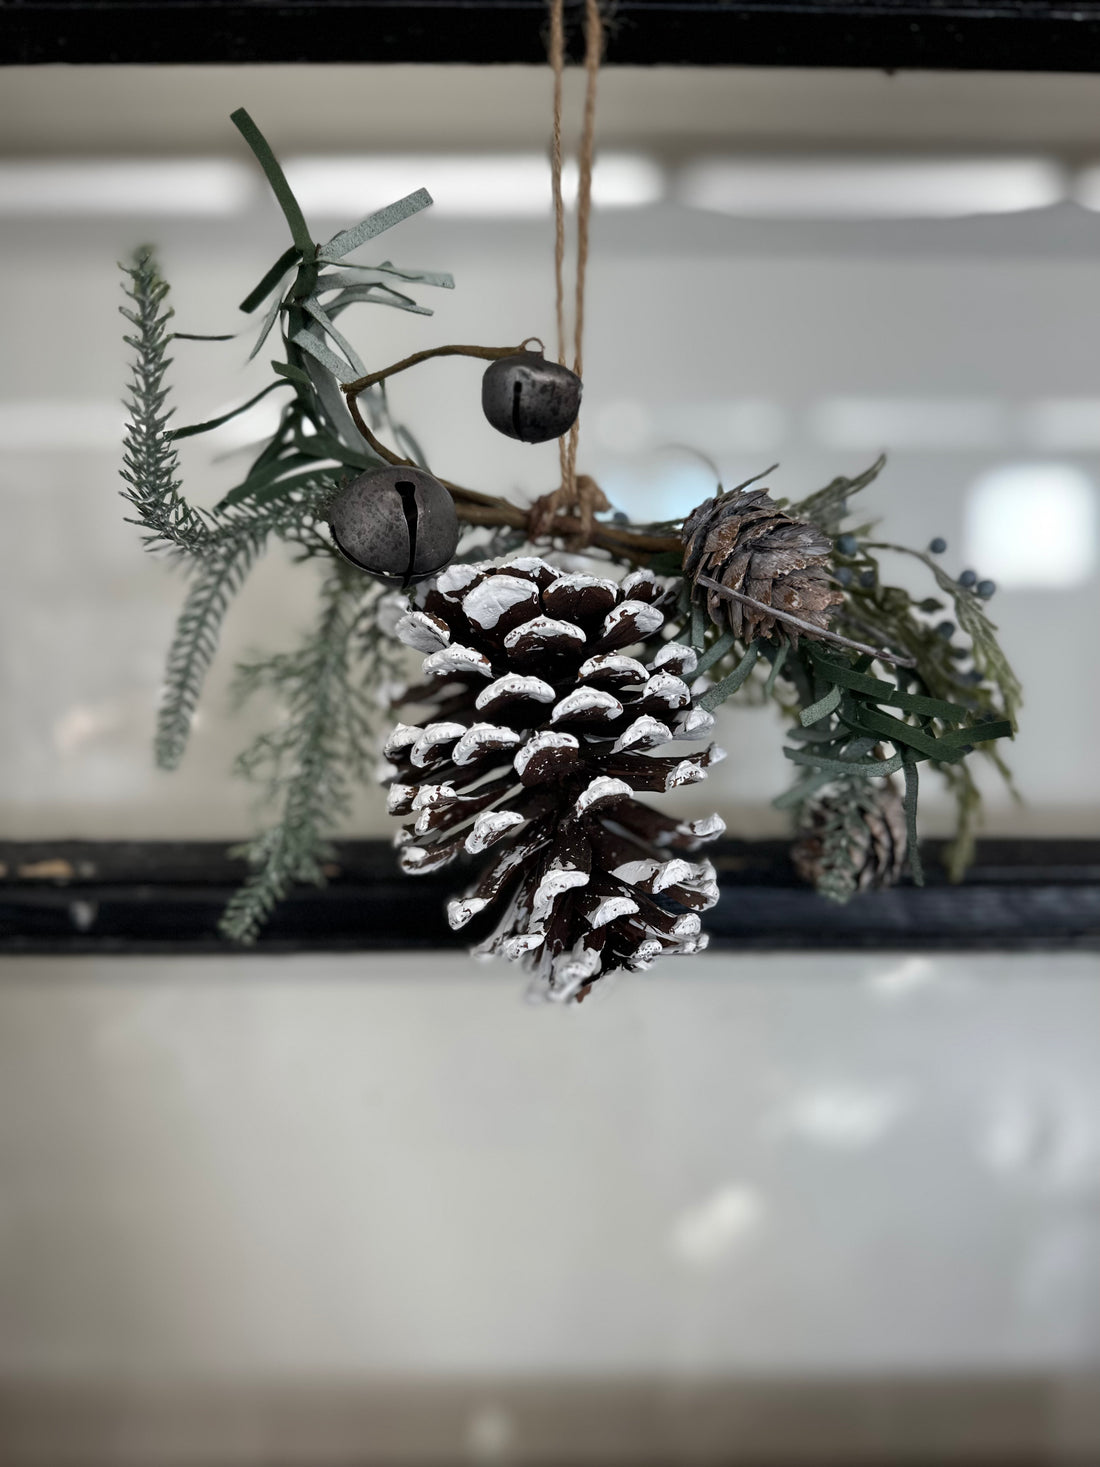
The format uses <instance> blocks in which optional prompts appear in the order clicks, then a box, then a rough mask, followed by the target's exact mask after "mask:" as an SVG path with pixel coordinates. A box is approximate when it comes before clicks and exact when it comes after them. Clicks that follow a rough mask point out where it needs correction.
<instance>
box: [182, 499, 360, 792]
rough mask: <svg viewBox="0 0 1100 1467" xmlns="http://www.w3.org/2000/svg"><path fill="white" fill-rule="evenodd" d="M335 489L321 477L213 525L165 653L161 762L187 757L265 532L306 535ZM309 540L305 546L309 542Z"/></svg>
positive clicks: (265, 538)
mask: <svg viewBox="0 0 1100 1467" xmlns="http://www.w3.org/2000/svg"><path fill="white" fill-rule="evenodd" d="M331 492H332V481H331V480H329V479H317V480H314V481H312V483H311V485H310V486H309V488H308V489H307V491H306V492H305V493H304V494H302V495H301V496H300V497H296V498H294V499H292V500H280V501H278V502H277V503H276V504H274V505H270V506H265V507H264V509H263V510H254V511H251V512H248V513H237V514H234V515H228V516H224V517H222V519H221V520H220V521H219V522H218V523H217V524H216V526H215V527H214V528H213V529H212V530H211V531H210V532H209V534H208V537H207V542H206V544H205V545H204V547H203V550H202V552H201V553H200V554H198V556H197V557H196V563H195V566H194V569H193V572H192V575H193V579H192V582H191V586H190V589H189V590H188V593H187V597H186V599H185V601H184V604H183V610H182V611H181V613H180V616H179V620H178V621H177V623H176V630H175V634H174V636H173V638H172V645H171V647H170V649H169V652H168V663H167V669H166V672H165V679H164V692H163V695H162V697H161V704H160V709H159V711H158V714H157V730H156V737H155V741H154V750H155V755H156V762H157V764H158V766H159V767H160V768H161V769H176V768H177V767H178V766H179V763H180V761H181V760H182V758H183V754H184V750H185V749H186V747H187V739H188V735H189V734H190V731H191V724H192V721H193V719H194V716H195V709H196V707H197V705H198V701H199V697H200V695H201V693H202V688H203V683H204V682H205V680H206V674H207V671H208V670H209V667H210V664H211V662H212V661H213V659H214V654H215V652H216V651H217V647H218V639H219V636H220V633H221V626H222V622H223V620H224V619H225V614H226V611H227V610H228V608H229V603H230V601H231V600H232V598H233V596H234V595H235V594H236V593H237V591H239V590H240V588H241V585H242V584H243V582H244V580H245V577H246V576H247V575H248V572H249V571H250V570H251V569H252V566H253V565H254V563H255V562H256V560H257V559H258V558H259V557H260V555H261V554H262V553H263V551H264V549H265V548H266V546H267V541H268V538H269V537H270V536H271V535H273V534H280V533H281V534H282V535H283V536H284V537H285V538H287V539H298V540H299V541H300V542H301V541H302V537H303V535H304V534H305V532H306V531H307V529H308V527H309V526H310V524H311V523H312V521H313V520H314V519H315V518H316V516H317V515H318V514H319V513H320V511H321V507H322V505H323V503H324V501H325V500H326V499H327V498H328V497H329V495H330V494H331ZM305 545H306V548H307V551H308V550H309V548H310V547H309V543H308V541H306V542H305Z"/></svg>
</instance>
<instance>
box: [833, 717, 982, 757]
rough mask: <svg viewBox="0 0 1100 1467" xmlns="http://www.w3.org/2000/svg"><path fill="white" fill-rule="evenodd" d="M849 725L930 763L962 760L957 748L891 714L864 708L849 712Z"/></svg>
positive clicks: (847, 718) (847, 719)
mask: <svg viewBox="0 0 1100 1467" xmlns="http://www.w3.org/2000/svg"><path fill="white" fill-rule="evenodd" d="M846 722H847V723H849V725H850V726H851V727H853V728H858V729H864V730H866V731H867V732H869V733H878V734H881V735H882V737H883V738H887V739H890V740H892V741H893V742H894V743H895V744H901V745H902V746H903V747H905V748H909V749H916V750H917V752H918V753H920V754H923V756H924V757H925V758H926V759H938V760H942V761H944V762H946V763H949V764H950V763H952V762H953V761H954V760H955V759H958V758H959V757H960V750H959V748H958V747H957V746H956V747H955V748H952V747H951V745H950V744H949V743H947V742H946V741H945V740H943V739H937V738H936V737H935V736H934V735H932V734H929V733H926V732H925V731H924V730H923V729H922V728H918V727H917V725H916V724H912V723H904V722H903V721H902V720H901V719H900V718H891V717H890V715H889V714H888V713H883V712H882V711H881V710H880V709H878V708H869V707H867V706H866V705H865V704H864V705H860V706H859V707H858V711H857V710H856V709H855V708H853V709H849V710H848V711H847V716H846Z"/></svg>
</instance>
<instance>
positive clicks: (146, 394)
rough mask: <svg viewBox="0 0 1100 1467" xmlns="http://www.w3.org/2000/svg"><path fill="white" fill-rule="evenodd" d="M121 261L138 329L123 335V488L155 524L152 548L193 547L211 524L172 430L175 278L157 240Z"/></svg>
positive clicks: (130, 314)
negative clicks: (198, 505)
mask: <svg viewBox="0 0 1100 1467" xmlns="http://www.w3.org/2000/svg"><path fill="white" fill-rule="evenodd" d="M119 269H120V270H122V271H123V273H124V274H125V275H127V276H128V277H129V283H128V284H126V283H124V284H123V289H124V290H125V292H126V294H127V296H128V297H129V299H130V300H131V301H132V302H133V307H132V308H131V307H129V306H120V307H119V310H120V311H121V313H122V315H123V316H125V317H126V319H127V320H128V321H129V322H131V324H132V325H133V326H134V328H135V334H134V335H132V336H130V335H128V336H125V337H124V338H123V339H124V340H125V342H126V344H127V345H128V346H129V347H130V348H131V349H132V351H133V358H132V360H131V363H130V381H129V383H128V386H127V392H128V396H127V398H126V399H125V407H126V411H127V415H128V421H127V424H126V434H125V438H124V452H123V461H122V469H121V475H122V478H123V480H124V481H125V483H126V486H127V487H126V488H125V489H123V490H122V491H121V492H122V496H123V498H124V499H127V500H129V502H130V503H131V504H132V505H133V506H134V508H135V509H136V510H137V512H138V515H139V518H138V519H137V520H132V521H130V523H131V524H138V525H141V526H143V527H144V529H145V530H146V531H147V532H148V533H147V534H146V536H145V544H146V546H147V548H149V549H159V548H161V547H164V546H170V547H172V548H173V549H175V550H181V551H185V552H192V551H194V550H197V549H198V548H199V547H200V546H201V545H202V544H203V543H204V541H205V540H206V536H207V525H206V523H205V522H204V520H203V518H202V516H201V515H200V514H199V513H198V512H197V511H196V510H194V509H192V508H191V506H190V505H189V504H188V503H187V501H186V500H185V499H184V498H183V496H182V495H181V494H180V492H179V489H180V481H179V477H178V475H179V460H178V458H177V456H176V450H175V448H174V447H173V446H172V442H171V434H170V433H169V432H168V431H167V425H168V420H169V419H170V418H171V416H172V409H171V408H166V407H165V403H166V401H167V398H168V389H167V387H166V386H165V385H164V376H165V373H166V372H167V370H168V367H169V366H170V365H171V358H170V357H169V356H168V355H167V351H168V343H169V341H171V339H172V333H171V332H170V331H169V330H168V322H169V320H170V319H171V316H172V310H171V307H168V306H166V302H167V298H168V284H167V282H166V281H165V280H164V279H162V277H161V275H160V272H159V270H158V269H157V262H156V257H155V256H154V254H153V250H152V247H151V246H149V245H143V246H142V247H141V248H140V249H138V250H136V251H135V252H134V257H133V263H132V264H129V265H120V266H119Z"/></svg>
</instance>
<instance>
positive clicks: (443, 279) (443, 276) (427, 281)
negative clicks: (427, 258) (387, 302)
mask: <svg viewBox="0 0 1100 1467" xmlns="http://www.w3.org/2000/svg"><path fill="white" fill-rule="evenodd" d="M344 268H345V269H348V270H381V271H382V272H383V274H385V275H392V276H394V277H395V278H396V279H397V280H407V281H408V282H409V283H410V285H437V286H439V287H440V288H441V289H442V290H454V288H455V278H454V276H453V275H452V274H450V272H449V271H447V270H403V269H399V268H398V266H396V265H395V264H394V263H393V261H392V260H383V261H382V263H381V265H352V264H348V265H346V266H345V267H344Z"/></svg>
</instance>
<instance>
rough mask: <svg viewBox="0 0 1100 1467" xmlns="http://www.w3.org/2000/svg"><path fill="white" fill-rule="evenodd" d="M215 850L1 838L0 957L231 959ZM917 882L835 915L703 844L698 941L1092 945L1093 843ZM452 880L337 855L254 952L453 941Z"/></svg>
mask: <svg viewBox="0 0 1100 1467" xmlns="http://www.w3.org/2000/svg"><path fill="white" fill-rule="evenodd" d="M225 850H226V847H225V846H224V845H223V844H220V843H219V844H214V843H207V842H194V843H173V842H147V843H146V842H123V843H95V842H79V841H69V842H51V843H15V844H10V843H9V844H7V845H0V863H2V866H3V868H4V876H3V879H2V880H0V953H6V954H15V953H74V954H75V953H85V954H95V953H99V954H103V953H211V952H232V951H235V949H233V948H232V947H231V946H230V945H229V944H227V943H225V942H224V941H222V940H221V939H220V938H219V937H218V934H217V922H218V917H219V915H220V913H221V911H222V908H223V907H224V905H225V902H226V901H227V900H228V898H229V896H230V894H231V892H232V891H233V889H234V887H235V885H236V884H237V882H239V881H240V879H241V878H242V876H243V874H244V870H243V867H242V865H241V863H239V862H235V861H230V860H229V859H228V858H227V857H226V854H225ZM925 854H926V864H927V868H928V883H927V885H926V886H924V887H923V888H918V887H914V886H912V885H909V884H903V885H902V886H900V887H897V888H896V889H894V890H893V891H889V892H878V893H872V894H868V895H865V896H861V897H858V898H857V899H856V900H855V901H853V902H851V903H849V904H848V905H847V906H845V907H838V906H834V905H833V904H832V903H830V902H827V901H825V900H824V899H823V898H821V897H819V896H817V894H816V893H815V892H813V891H811V890H809V889H808V888H806V887H805V886H803V885H801V884H800V883H799V881H798V880H797V878H796V877H795V875H794V872H793V871H792V870H791V867H790V864H789V862H788V859H787V848H786V845H785V843H783V842H780V841H759V842H746V841H725V842H723V843H721V844H720V845H719V846H717V847H715V848H713V849H712V851H711V855H712V857H713V859H714V861H715V864H716V866H717V867H718V873H719V881H720V885H721V893H722V894H721V899H720V901H719V903H718V906H717V907H716V908H715V909H714V910H713V911H712V912H710V913H709V914H708V916H707V918H706V923H707V928H708V930H709V931H710V933H711V938H712V942H713V943H714V944H715V945H716V946H718V947H723V948H731V949H736V950H738V951H757V952H759V951H775V950H781V949H788V950H790V949H796V950H797V949H801V950H827V949H834V950H835V949H860V950H871V951H873V950H880V951H881V950H900V951H915V950H925V951H927V950H937V949H939V950H944V949H970V950H987V951H1002V950H1021V949H1052V950H1055V949H1082V948H1083V949H1092V950H1098V951H1100V841H984V842H982V843H980V845H979V848H978V854H977V859H976V861H975V863H974V865H973V867H972V868H971V871H970V873H969V874H968V876H967V879H966V881H965V882H964V883H963V884H962V885H960V886H952V885H951V884H950V883H949V882H948V881H947V880H946V878H945V876H944V874H943V871H942V867H941V866H940V863H939V859H938V855H939V852H938V848H937V845H936V843H934V842H930V843H929V844H928V848H927V850H926V853H925ZM461 880H462V877H461V874H459V875H458V876H456V875H455V873H454V872H453V871H452V872H443V873H441V874H440V875H437V876H434V877H432V876H422V877H416V878H411V877H405V876H401V875H400V874H399V873H398V871H397V869H396V866H395V864H394V854H393V849H392V847H391V846H390V845H389V844H388V843H387V842H385V841H361V842H354V841H352V842H345V843H343V844H341V845H340V846H339V847H338V858H337V862H336V863H335V865H334V866H333V868H332V871H331V875H330V881H329V884H328V885H327V886H326V887H324V888H321V889H317V888H314V887H300V888H297V889H296V890H295V891H294V892H293V893H292V894H291V895H290V897H289V898H288V900H287V901H286V902H285V903H284V904H283V905H282V906H281V907H280V908H279V910H278V911H277V912H276V914H275V916H274V918H273V919H272V921H271V923H270V925H269V927H268V928H267V930H266V931H265V933H264V935H263V936H262V938H261V939H260V942H259V945H258V947H259V950H260V951H267V952H288V951H290V952H293V951H367V950H372V949H376V950H377V949H386V948H389V949H402V948H404V949H408V948H455V947H461V946H465V944H466V942H467V940H468V934H467V933H462V934H459V935H456V934H455V933H452V932H451V931H450V929H449V928H448V926H447V924H446V921H445V919H444V914H443V909H444V902H445V899H446V897H447V895H448V894H450V893H451V892H452V891H453V890H454V888H455V886H456V885H459V884H461Z"/></svg>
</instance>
